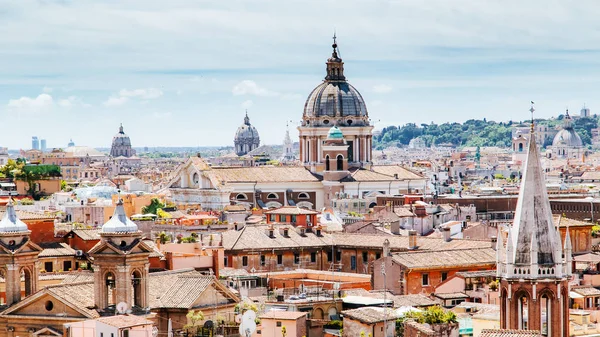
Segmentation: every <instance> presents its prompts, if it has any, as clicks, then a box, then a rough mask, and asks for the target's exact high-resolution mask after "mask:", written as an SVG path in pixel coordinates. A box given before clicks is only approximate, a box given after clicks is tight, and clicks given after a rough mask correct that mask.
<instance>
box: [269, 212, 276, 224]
mask: <svg viewBox="0 0 600 337" xmlns="http://www.w3.org/2000/svg"><path fill="white" fill-rule="evenodd" d="M269 221H271V222H275V221H277V215H275V214H269Z"/></svg>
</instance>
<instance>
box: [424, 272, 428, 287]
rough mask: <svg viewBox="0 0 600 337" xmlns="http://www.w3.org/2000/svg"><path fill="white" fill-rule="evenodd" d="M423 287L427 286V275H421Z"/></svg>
mask: <svg viewBox="0 0 600 337" xmlns="http://www.w3.org/2000/svg"><path fill="white" fill-rule="evenodd" d="M423 285H424V286H428V285H429V274H423Z"/></svg>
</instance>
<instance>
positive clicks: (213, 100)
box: [0, 0, 600, 149]
mask: <svg viewBox="0 0 600 337" xmlns="http://www.w3.org/2000/svg"><path fill="white" fill-rule="evenodd" d="M599 17H600V5H599V4H598V3H597V1H596V0H579V1H566V0H564V1H555V0H527V1H523V0H502V1H500V0H486V1H481V0H453V1H447V0H428V1H422V0H402V1H383V0H370V1H364V0H360V1H359V0H344V1H328V0H302V1H296V0H285V1H281V0H256V1H241V0H227V1H221V0H214V1H201V0H190V1H184V0H171V1H158V0H127V1H118V0H114V1H101V0H89V1H88V0H76V1H75V0H73V1H69V0H63V1H51V0H38V1H30V0H19V1H8V0H0V46H1V47H0V146H4V147H9V148H11V149H19V148H23V149H25V148H30V147H31V136H34V135H35V136H38V137H39V138H45V139H47V143H48V147H50V148H52V147H65V146H66V144H67V143H68V141H69V139H71V138H72V139H73V141H74V142H75V143H76V144H77V145H87V146H93V147H109V146H110V142H111V140H112V137H113V135H114V134H115V133H116V132H117V131H118V127H119V124H120V123H123V126H124V128H125V132H126V133H127V134H128V135H129V136H130V137H131V140H132V143H133V145H134V146H136V147H141V146H150V147H153V146H224V145H233V144H232V143H233V136H234V134H235V131H236V129H237V127H238V126H239V125H241V124H242V122H243V117H244V112H245V110H246V109H247V110H248V114H249V116H250V121H251V123H252V124H253V125H254V126H256V128H257V129H258V131H259V133H260V137H261V143H263V144H279V143H281V142H282V141H283V138H284V136H285V130H286V124H288V123H289V125H290V132H291V136H292V137H293V138H294V139H295V138H296V137H297V131H296V127H297V125H298V123H299V121H300V119H301V118H302V112H303V107H304V101H305V99H306V97H307V96H308V94H309V93H310V92H311V90H312V89H313V88H314V87H315V86H317V85H318V84H319V83H321V81H322V80H323V77H324V76H325V61H326V59H327V58H328V57H329V56H330V55H331V43H332V35H333V32H334V31H335V32H336V34H337V42H338V45H339V50H340V54H341V57H342V58H343V60H344V62H345V75H346V78H347V79H348V81H349V82H350V83H351V84H352V85H354V86H355V87H356V88H357V89H358V90H359V91H360V92H361V94H362V95H363V97H364V99H365V101H366V104H367V109H368V111H369V116H370V117H371V119H372V120H373V122H374V124H375V128H376V129H379V128H382V127H384V126H388V125H402V124H405V123H418V124H420V123H431V122H435V123H443V122H447V121H458V122H461V121H464V120H467V119H471V118H480V119H481V118H487V119H488V120H496V121H508V120H524V119H527V118H529V112H528V109H529V102H530V101H532V100H533V101H535V102H536V109H537V111H536V116H537V117H540V118H549V117H551V116H557V115H558V114H560V113H563V112H564V111H565V109H567V108H569V109H570V111H571V113H573V114H577V113H579V110H580V109H581V107H582V106H583V104H586V106H587V107H589V108H590V109H591V112H592V114H593V113H596V111H600V96H599V95H598V92H599V89H600V57H599V56H600V49H599V47H598V46H599V45H600V20H598V18H599Z"/></svg>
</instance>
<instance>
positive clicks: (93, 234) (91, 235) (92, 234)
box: [71, 229, 100, 241]
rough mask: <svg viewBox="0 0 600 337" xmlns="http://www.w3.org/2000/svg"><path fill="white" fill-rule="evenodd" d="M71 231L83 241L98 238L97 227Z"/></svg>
mask: <svg viewBox="0 0 600 337" xmlns="http://www.w3.org/2000/svg"><path fill="white" fill-rule="evenodd" d="M71 232H73V234H75V235H77V236H79V237H80V238H81V240H83V241H93V240H100V234H99V233H100V230H99V229H73V230H72V231H71Z"/></svg>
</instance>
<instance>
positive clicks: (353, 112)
mask: <svg viewBox="0 0 600 337" xmlns="http://www.w3.org/2000/svg"><path fill="white" fill-rule="evenodd" d="M304 115H305V116H307V117H320V116H331V117H349V116H368V113H367V106H366V105H365V101H364V100H363V98H362V96H361V95H360V93H359V92H358V90H356V89H355V88H354V87H353V86H352V85H350V83H348V82H346V81H325V82H323V83H321V84H320V85H319V86H317V87H316V88H315V89H314V90H313V91H312V92H311V93H310V95H309V96H308V99H307V100H306V103H305V104H304Z"/></svg>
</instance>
